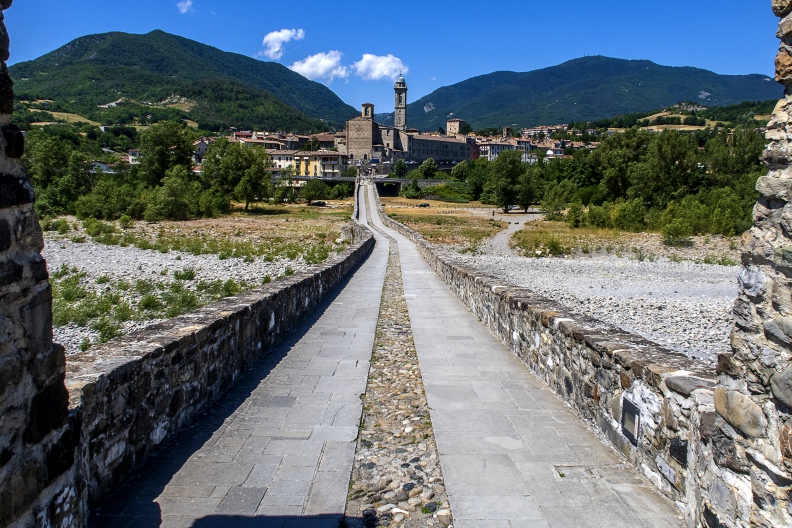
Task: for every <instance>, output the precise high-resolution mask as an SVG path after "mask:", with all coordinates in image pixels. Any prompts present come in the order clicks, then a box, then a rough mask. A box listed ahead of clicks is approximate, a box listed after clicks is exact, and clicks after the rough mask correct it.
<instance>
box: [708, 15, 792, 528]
mask: <svg viewBox="0 0 792 528" xmlns="http://www.w3.org/2000/svg"><path fill="white" fill-rule="evenodd" d="M771 1H772V9H773V12H774V13H775V14H776V15H777V16H779V17H780V18H781V19H782V20H781V23H780V25H779V29H778V37H779V38H780V39H781V48H780V50H779V52H778V56H777V58H776V80H777V81H778V82H780V83H781V84H783V85H784V86H785V87H786V89H785V96H784V98H783V99H782V100H781V101H779V103H778V105H777V106H776V109H775V111H774V113H773V117H772V119H771V120H770V123H769V125H768V131H767V136H766V137H767V140H768V142H769V143H768V147H767V150H765V152H764V161H765V163H766V164H767V166H768V168H769V173H768V175H767V176H764V177H761V178H759V181H758V182H757V184H756V189H757V191H759V193H760V197H759V200H758V202H757V203H756V206H755V207H754V212H753V220H754V225H753V228H751V230H750V231H748V232H747V233H746V234H745V235H744V236H743V247H742V249H743V252H742V269H741V271H740V274H739V277H738V280H739V284H740V291H739V296H738V298H737V301H736V302H735V305H734V316H735V326H734V329H733V331H732V335H731V344H732V352H731V353H730V354H723V355H722V356H721V357H720V358H719V360H718V375H719V386H718V387H717V388H716V389H715V410H716V413H717V416H716V422H715V428H714V434H713V435H712V439H713V441H712V453H713V459H714V462H715V468H714V478H713V480H712V482H711V485H710V487H709V490H708V491H709V493H708V500H707V503H706V504H705V505H704V506H705V509H704V519H703V520H704V525H705V526H718V523H724V524H725V525H727V526H731V525H732V524H731V523H732V522H733V523H734V525H736V526H749V525H750V526H768V527H769V526H772V527H782V526H792V166H791V160H792V117H790V113H792V14H791V13H792V0H771Z"/></svg>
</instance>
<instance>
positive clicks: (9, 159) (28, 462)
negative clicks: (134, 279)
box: [0, 0, 83, 526]
mask: <svg viewBox="0 0 792 528" xmlns="http://www.w3.org/2000/svg"><path fill="white" fill-rule="evenodd" d="M10 6H11V0H0V61H1V62H2V63H1V64H0V132H1V133H0V526H34V525H35V526H70V525H71V524H72V522H73V520H74V514H75V512H76V511H78V510H79V509H80V507H81V506H80V504H81V500H82V497H83V496H82V494H81V493H80V491H79V490H78V489H76V488H75V486H74V483H75V471H74V467H73V466H74V447H75V437H74V431H75V428H74V423H73V422H72V421H70V419H69V413H68V393H67V392H66V387H65V386H64V354H63V349H62V348H61V347H60V346H58V345H53V343H52V323H51V321H52V294H51V290H50V286H49V282H48V275H47V269H46V265H45V263H44V261H43V260H42V258H41V249H42V248H43V246H44V241H43V238H42V234H41V229H40V227H39V223H38V219H37V218H36V214H35V213H34V212H33V200H34V196H33V189H32V187H31V186H30V183H29V182H28V179H27V177H26V176H25V172H24V169H23V167H22V163H21V160H20V158H21V156H22V151H23V146H24V138H23V136H22V133H21V132H20V130H19V129H18V128H17V127H15V126H14V125H12V124H11V114H12V111H13V106H14V92H13V82H12V81H11V78H10V77H9V75H8V69H7V67H6V64H5V61H7V60H8V57H9V38H8V33H7V32H6V28H5V24H4V15H3V13H2V11H3V10H5V9H8V8H9V7H10Z"/></svg>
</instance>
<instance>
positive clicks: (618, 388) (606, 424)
mask: <svg viewBox="0 0 792 528" xmlns="http://www.w3.org/2000/svg"><path fill="white" fill-rule="evenodd" d="M380 215H381V217H382V218H383V220H384V221H385V223H386V224H387V225H389V226H390V227H392V228H394V229H396V230H397V231H399V232H400V233H402V234H403V235H405V236H407V237H408V238H410V239H411V240H412V241H413V242H415V243H416V245H417V246H418V250H419V251H420V253H421V255H422V256H423V257H424V259H425V260H426V261H427V262H428V263H429V265H430V266H431V267H432V268H433V269H434V271H435V272H436V273H437V274H438V276H439V277H440V278H441V279H442V280H443V282H445V283H446V284H447V285H448V286H449V288H450V289H451V291H453V292H454V294H455V295H456V296H457V297H459V299H460V300H461V301H462V302H464V303H465V305H467V306H468V307H469V308H470V309H471V311H472V312H473V313H474V314H475V315H476V316H478V317H479V318H480V319H481V321H482V322H483V323H484V324H486V325H487V326H488V327H489V328H490V330H491V331H492V332H493V333H494V334H495V335H497V336H498V337H500V339H501V340H502V341H503V342H504V343H505V344H506V345H507V346H509V347H510V348H511V349H512V350H513V351H514V353H515V354H516V355H517V356H518V357H519V358H520V359H521V360H522V361H523V362H524V363H525V364H526V365H528V366H529V367H530V368H531V369H532V370H533V371H534V372H535V373H536V374H537V375H539V377H541V378H542V379H543V380H544V381H545V382H546V383H547V384H548V385H549V386H550V387H551V388H552V389H553V390H554V391H555V392H556V394H558V395H559V396H560V397H561V398H562V399H563V400H564V401H566V402H567V403H569V404H570V405H571V406H572V407H574V408H575V409H576V410H577V411H578V412H579V413H580V414H581V415H582V416H583V417H584V418H585V419H587V420H588V421H590V422H591V423H592V424H593V425H594V426H595V427H596V428H597V429H598V430H599V431H601V432H602V433H603V434H604V436H605V437H606V438H607V439H608V441H609V442H610V443H611V444H612V445H613V446H614V447H615V448H616V449H617V450H619V451H620V452H621V453H623V454H624V456H625V457H626V458H627V459H628V460H629V461H630V462H631V463H632V464H634V465H635V466H636V467H638V468H639V469H640V470H641V471H642V472H643V473H644V474H645V475H646V476H647V477H648V478H649V479H650V480H651V481H652V483H653V484H654V485H655V486H656V487H657V488H658V489H660V490H661V491H662V493H663V494H665V495H666V496H668V497H669V498H671V499H672V500H674V501H675V502H676V504H677V506H678V507H679V508H680V510H681V511H682V512H684V514H685V517H686V519H687V522H688V525H690V526H698V525H699V524H698V523H699V521H700V519H702V516H703V515H704V512H703V511H702V495H705V496H708V495H709V491H708V490H709V487H710V484H711V482H712V470H713V463H712V460H713V446H714V444H716V443H717V442H718V441H719V440H720V439H719V438H713V433H714V431H713V428H712V425H713V423H714V420H715V406H714V392H713V389H714V387H715V385H716V378H715V376H716V374H715V372H714V371H713V369H712V368H710V367H708V366H706V365H702V364H701V363H697V362H694V361H692V360H690V359H688V358H687V357H686V356H684V355H683V354H680V353H677V352H674V351H671V350H668V349H665V348H663V347H661V346H660V345H658V344H656V343H653V342H650V341H647V340H646V339H643V338H642V337H640V336H637V335H633V334H629V333H627V332H625V331H623V330H621V329H619V328H617V327H615V326H612V325H610V324H607V323H604V322H602V321H598V320H596V319H593V318H591V317H587V316H585V315H581V314H578V313H574V312H572V311H571V310H569V309H567V308H566V307H563V306H561V305H559V304H558V303H556V302H554V301H552V300H550V299H547V298H544V297H542V296H540V295H537V294H536V293H534V292H533V291H531V290H529V289H526V288H518V287H514V286H510V285H507V284H504V283H503V281H502V280H500V279H497V278H495V277H492V276H489V275H486V274H484V273H482V272H481V271H480V270H476V269H473V268H470V267H467V266H464V265H462V264H460V263H459V262H457V261H455V260H454V259H453V258H452V257H451V256H450V255H449V254H448V253H446V252H445V251H443V250H442V249H439V248H437V247H434V246H432V245H431V244H429V243H428V242H426V240H425V239H424V238H423V237H422V236H421V235H420V234H418V233H416V232H415V231H413V230H412V229H410V228H408V227H406V226H404V225H403V224H400V223H398V222H396V221H394V220H392V219H390V218H388V217H387V216H386V215H385V214H384V213H383V212H382V209H381V208H380ZM633 415H637V420H635V422H637V425H636V426H635V427H634V428H631V427H629V426H630V424H631V423H632V418H631V417H632V416H633ZM623 420H624V421H626V422H627V423H626V424H625V426H623ZM624 429H628V430H629V431H630V432H631V433H633V435H634V436H633V438H630V437H629V436H628V435H627V434H625V432H624ZM715 451H716V452H719V451H718V447H717V446H715ZM704 526H706V524H704Z"/></svg>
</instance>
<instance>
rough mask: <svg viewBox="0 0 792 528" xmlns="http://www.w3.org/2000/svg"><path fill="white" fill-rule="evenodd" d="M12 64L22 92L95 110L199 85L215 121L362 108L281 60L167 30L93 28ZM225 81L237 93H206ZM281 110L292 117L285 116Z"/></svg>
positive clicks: (341, 117) (304, 121) (332, 121)
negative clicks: (98, 30) (268, 59)
mask: <svg viewBox="0 0 792 528" xmlns="http://www.w3.org/2000/svg"><path fill="white" fill-rule="evenodd" d="M9 71H10V73H11V75H12V77H13V78H14V80H15V82H16V93H17V96H18V97H19V98H24V97H33V96H44V97H47V98H58V99H66V100H69V101H72V100H74V101H75V103H74V104H76V105H78V106H80V107H81V110H88V111H89V112H90V111H91V110H93V109H94V108H95V107H96V106H98V105H102V104H108V103H111V102H113V101H116V100H118V99H119V98H121V97H128V98H130V99H133V100H136V101H145V102H158V101H163V100H166V99H168V98H169V97H171V96H173V95H179V96H184V97H190V95H191V92H193V93H195V92H198V94H199V95H201V96H202V97H204V98H203V99H200V100H199V104H198V105H197V106H198V107H199V108H202V109H203V111H204V113H206V112H208V114H207V115H206V116H205V117H207V118H208V119H209V121H218V120H219V121H223V119H222V115H219V113H218V110H220V111H226V112H229V113H236V114H239V113H242V112H246V111H247V112H250V111H251V110H255V107H256V105H257V103H259V102H260V103H261V105H262V106H263V108H262V109H261V111H259V112H258V114H261V115H260V116H258V117H255V118H254V119H252V120H251V121H254V122H255V121H262V123H260V124H264V122H265V121H267V120H266V119H263V118H264V117H265V116H266V115H267V114H268V113H269V114H273V115H274V116H276V119H270V121H272V124H276V122H277V121H278V120H279V119H280V121H290V120H291V121H295V122H299V123H300V125H301V126H306V125H308V126H309V125H311V124H313V125H317V126H318V123H319V122H320V121H323V122H325V123H327V124H328V125H330V126H335V127H340V126H342V124H343V122H344V121H345V120H346V119H349V118H350V117H354V115H356V113H357V111H356V110H355V109H354V108H353V107H351V106H349V105H347V104H346V103H344V102H343V101H342V100H341V99H340V98H339V97H338V96H337V95H336V94H335V93H333V92H332V91H331V90H330V89H329V88H327V87H326V86H324V85H322V84H320V83H317V82H314V81H310V80H308V79H306V78H305V77H303V76H302V75H300V74H298V73H296V72H293V71H292V70H290V69H288V68H286V67H285V66H283V65H281V64H278V63H275V62H264V61H260V60H256V59H253V58H250V57H246V56H244V55H240V54H237V53H231V52H226V51H222V50H220V49H218V48H214V47H211V46H208V45H206V44H202V43H200V42H197V41H194V40H190V39H186V38H184V37H180V36H177V35H172V34H169V33H166V32H164V31H161V30H154V31H152V32H149V33H147V34H144V35H139V34H133V33H123V32H110V33H100V34H94V35H86V36H84V37H80V38H77V39H75V40H73V41H71V42H69V43H67V44H65V45H64V46H62V47H60V48H58V49H56V50H54V51H52V52H50V53H47V54H45V55H43V56H41V57H39V58H37V59H35V60H33V61H26V62H20V63H17V64H14V65H13V66H11V67H10V68H9ZM55 73H57V75H53V74H55ZM218 85H224V86H227V87H228V88H229V90H228V91H229V92H230V94H229V93H225V92H223V91H222V90H220V91H219V92H218V93H217V94H216V95H217V98H218V100H217V101H213V100H212V98H211V97H210V98H208V99H207V98H205V96H206V93H205V92H207V90H208V89H209V88H210V87H214V88H215V89H218V88H219V86H218ZM259 100H260V101H259ZM281 105H283V106H281ZM218 107H219V108H218ZM286 107H288V108H291V109H292V110H291V111H290V110H289V109H288V108H286ZM295 112H296V113H295ZM254 113H255V111H254ZM281 114H283V115H284V116H285V117H283V118H278V116H280V115H281ZM299 114H302V116H304V117H302V116H300V115H299ZM198 117H199V119H196V120H199V121H200V118H201V116H200V115H199V116H198ZM313 122H316V123H313ZM222 124H223V125H230V124H232V123H227V122H223V123H222ZM251 124H254V123H251ZM239 125H242V123H239Z"/></svg>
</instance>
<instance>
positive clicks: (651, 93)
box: [378, 56, 783, 130]
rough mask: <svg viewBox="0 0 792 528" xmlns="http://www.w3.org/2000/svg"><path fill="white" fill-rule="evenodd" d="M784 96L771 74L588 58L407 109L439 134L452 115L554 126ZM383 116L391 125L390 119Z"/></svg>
mask: <svg viewBox="0 0 792 528" xmlns="http://www.w3.org/2000/svg"><path fill="white" fill-rule="evenodd" d="M782 94H783V88H782V87H781V86H780V85H778V84H777V83H775V82H774V81H773V80H772V79H771V78H769V77H767V76H765V75H718V74H716V73H713V72H710V71H707V70H702V69H698V68H689V67H669V66H660V65H658V64H655V63H653V62H650V61H646V60H622V59H612V58H608V57H601V56H597V57H583V58H580V59H575V60H571V61H568V62H565V63H563V64H560V65H558V66H552V67H550V68H545V69H542V70H535V71H531V72H525V73H519V72H495V73H490V74H488V75H481V76H479V77H473V78H471V79H468V80H465V81H462V82H460V83H457V84H454V85H451V86H446V87H443V88H440V89H438V90H435V91H434V92H432V93H431V94H429V95H427V96H425V97H422V98H421V99H419V100H417V101H415V102H414V103H412V104H410V105H408V107H407V125H408V126H410V127H415V128H419V129H421V130H437V129H438V127H445V125H446V119H447V118H448V117H449V116H450V115H451V114H452V113H453V117H459V118H461V119H465V120H466V121H467V122H468V123H470V125H471V126H473V128H474V129H480V128H486V127H498V126H504V125H514V124H516V125H517V126H534V125H540V124H544V125H551V124H556V123H567V122H569V121H594V120H597V119H602V118H607V117H612V116H615V115H620V114H631V113H636V112H643V111H646V110H651V109H653V108H664V107H666V106H669V105H673V104H676V103H679V102H680V101H695V102H697V103H699V104H701V105H704V106H707V107H712V106H723V105H731V104H736V103H740V102H742V101H760V100H766V99H778V98H780V97H781V96H782ZM378 118H380V119H381V121H382V122H384V123H387V122H388V121H387V119H386V118H385V117H384V116H378ZM391 119H392V118H391Z"/></svg>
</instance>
